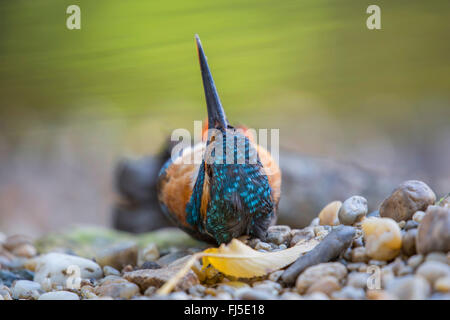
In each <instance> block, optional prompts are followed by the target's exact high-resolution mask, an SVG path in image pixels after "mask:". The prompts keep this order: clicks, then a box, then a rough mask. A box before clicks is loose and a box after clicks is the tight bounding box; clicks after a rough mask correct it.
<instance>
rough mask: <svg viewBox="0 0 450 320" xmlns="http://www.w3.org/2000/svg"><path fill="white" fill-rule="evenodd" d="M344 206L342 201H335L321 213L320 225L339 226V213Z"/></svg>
mask: <svg viewBox="0 0 450 320" xmlns="http://www.w3.org/2000/svg"><path fill="white" fill-rule="evenodd" d="M341 206H342V202H341V201H333V202H330V203H329V204H327V205H326V206H325V207H324V208H323V209H322V211H320V213H319V224H320V225H322V226H323V225H327V226H337V225H339V218H338V212H339V209H340V208H341Z"/></svg>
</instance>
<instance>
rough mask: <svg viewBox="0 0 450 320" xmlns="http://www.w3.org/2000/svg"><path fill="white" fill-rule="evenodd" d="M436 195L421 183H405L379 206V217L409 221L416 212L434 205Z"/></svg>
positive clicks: (410, 181)
mask: <svg viewBox="0 0 450 320" xmlns="http://www.w3.org/2000/svg"><path fill="white" fill-rule="evenodd" d="M435 201H436V195H435V194H434V192H433V190H431V189H430V187H429V186H427V185H426V184H425V183H423V182H422V181H417V180H409V181H405V182H403V183H402V184H400V186H399V187H398V188H397V189H395V190H394V191H393V192H392V194H391V195H390V196H389V197H388V198H386V199H385V200H384V201H383V203H382V204H381V206H380V216H381V217H386V218H392V219H394V220H395V221H397V222H398V221H402V220H405V221H407V220H409V219H411V218H412V216H413V214H414V213H415V212H416V211H419V210H421V211H424V210H426V208H427V207H428V206H429V205H432V204H434V203H435Z"/></svg>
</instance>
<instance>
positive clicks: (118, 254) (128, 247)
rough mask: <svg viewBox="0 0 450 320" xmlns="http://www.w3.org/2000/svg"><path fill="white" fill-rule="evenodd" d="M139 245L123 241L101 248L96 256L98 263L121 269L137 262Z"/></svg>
mask: <svg viewBox="0 0 450 320" xmlns="http://www.w3.org/2000/svg"><path fill="white" fill-rule="evenodd" d="M137 257H138V246H137V244H136V243H134V242H121V243H118V244H115V245H113V246H111V247H109V248H106V249H103V250H101V251H100V252H99V253H98V254H97V255H96V257H95V259H96V261H97V263H98V264H99V265H100V266H102V267H104V266H110V267H113V268H115V269H118V270H121V269H122V268H123V267H125V266H127V265H132V266H135V265H136V264H137Z"/></svg>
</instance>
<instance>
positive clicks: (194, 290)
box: [188, 284, 206, 297]
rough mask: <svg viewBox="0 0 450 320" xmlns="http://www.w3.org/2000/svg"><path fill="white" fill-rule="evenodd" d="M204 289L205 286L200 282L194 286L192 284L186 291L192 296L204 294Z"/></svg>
mask: <svg viewBox="0 0 450 320" xmlns="http://www.w3.org/2000/svg"><path fill="white" fill-rule="evenodd" d="M205 290H206V287H205V286H203V285H201V284H197V285H195V286H192V287H190V288H189V290H188V292H189V294H191V295H193V296H200V297H201V296H203V295H204V294H205Z"/></svg>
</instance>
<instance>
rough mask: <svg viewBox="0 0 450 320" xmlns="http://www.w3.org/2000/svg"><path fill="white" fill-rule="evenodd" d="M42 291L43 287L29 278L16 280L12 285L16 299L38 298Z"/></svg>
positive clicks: (12, 291)
mask: <svg viewBox="0 0 450 320" xmlns="http://www.w3.org/2000/svg"><path fill="white" fill-rule="evenodd" d="M42 292H43V291H42V287H41V285H40V284H39V283H37V282H34V281H29V280H18V281H15V282H14V283H13V285H12V287H11V293H12V296H13V298H14V299H37V298H39V296H40V295H41V293H42Z"/></svg>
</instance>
